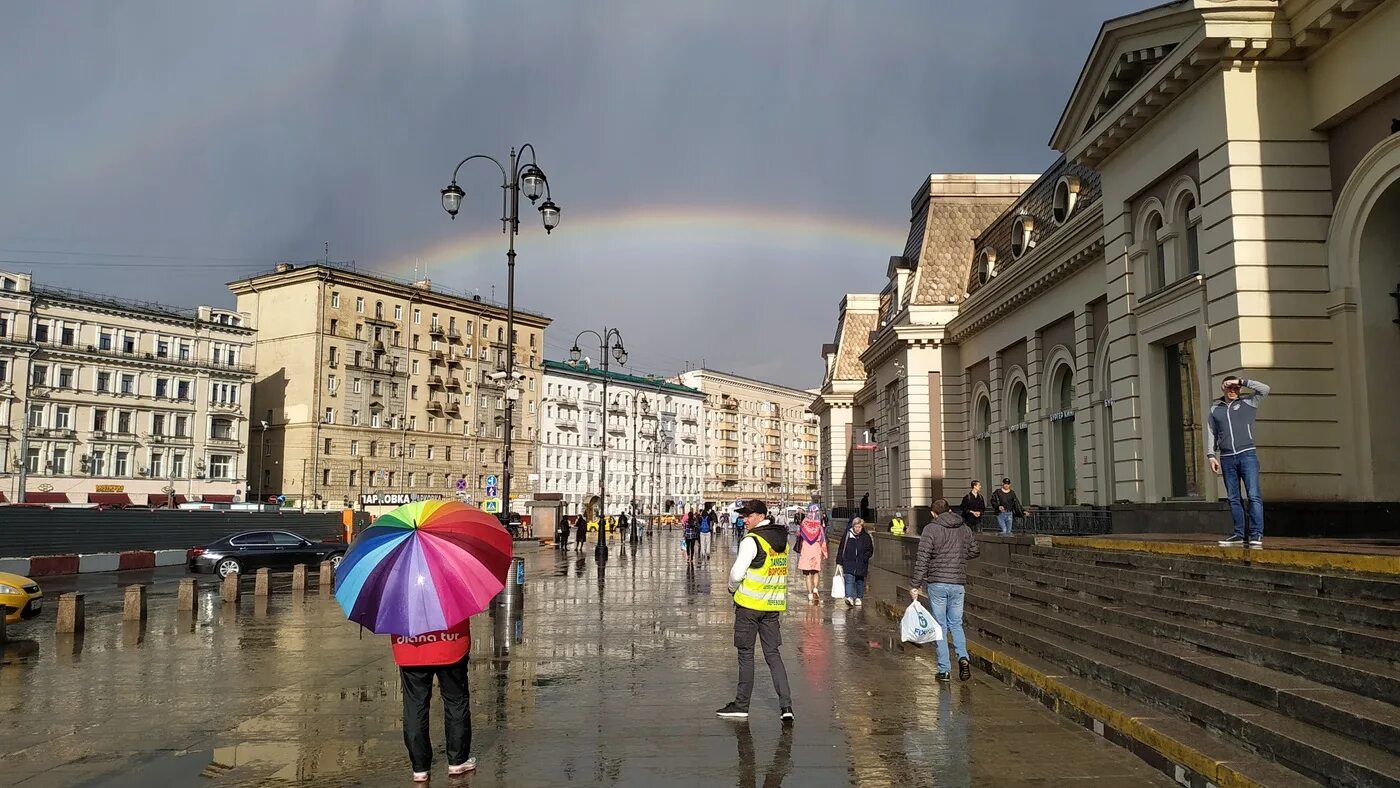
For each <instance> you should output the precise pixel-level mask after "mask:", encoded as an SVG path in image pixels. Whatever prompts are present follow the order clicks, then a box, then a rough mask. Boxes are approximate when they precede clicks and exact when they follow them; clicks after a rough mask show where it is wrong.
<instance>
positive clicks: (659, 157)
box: [0, 0, 1148, 387]
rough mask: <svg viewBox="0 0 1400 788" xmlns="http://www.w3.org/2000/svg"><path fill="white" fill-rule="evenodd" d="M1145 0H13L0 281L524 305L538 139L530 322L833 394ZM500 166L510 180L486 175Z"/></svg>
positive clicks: (125, 290)
mask: <svg viewBox="0 0 1400 788" xmlns="http://www.w3.org/2000/svg"><path fill="white" fill-rule="evenodd" d="M1147 4H1148V3H1147V2H1146V1H1145V0H1074V2H1045V0H979V1H978V2H972V3H969V2H956V3H954V2H948V1H947V0H910V1H909V2H887V1H885V0H874V1H872V2H849V1H848V0H842V2H817V1H816V0H811V1H809V2H801V1H799V0H790V1H788V2H767V1H763V2H754V0H744V1H743V2H728V1H727V0H725V1H711V0H706V1H705V2H664V1H662V0H637V1H636V2H613V1H612V0H590V1H589V2H586V3H585V2H562V1H561V2H543V3H528V4H527V3H497V2H462V0H452V1H451V2H393V3H390V2H382V3H370V2H343V1H342V0H322V2H288V1H287V0H277V1H276V2H243V1H240V2H237V3H217V4H216V3H206V2H197V3H176V2H167V3H148V2H124V3H120V4H112V3H104V2H91V3H73V2H62V3H20V2H9V3H4V4H3V5H2V6H0V107H3V115H0V116H3V118H4V122H3V123H0V150H3V151H4V152H5V157H4V159H5V162H6V164H7V166H5V167H4V168H3V169H0V260H3V261H4V262H0V268H5V269H9V270H22V271H23V270H28V271H32V272H34V273H35V274H36V275H37V277H38V278H39V279H40V280H42V281H44V282H47V283H51V284H57V285H61V286H68V287H78V288H83V289H88V290H95V291H101V292H105V293H110V294H114V295H122V296H129V297H138V298H143V299H148V300H158V301H162V302H166V303H174V304H179V305H193V304H195V303H211V302H212V303H216V304H225V303H230V302H231V298H230V296H229V294H228V292H227V290H226V289H225V287H224V284H225V283H226V282H227V281H229V280H231V279H234V278H237V277H238V276H239V275H241V274H245V273H248V272H252V271H257V270H261V269H265V268H269V267H271V265H272V264H273V263H274V262H276V261H278V260H311V259H316V258H320V257H321V256H322V255H323V250H324V247H323V244H324V243H325V242H327V241H328V242H329V243H330V257H331V259H334V260H354V261H355V262H356V264H358V265H359V266H361V267H363V268H365V269H370V270H377V271H387V272H390V273H393V274H396V275H401V276H405V277H408V276H411V275H412V274H413V269H414V265H415V263H417V264H419V265H422V266H425V267H426V269H427V271H428V274H429V275H430V276H431V277H432V279H433V280H434V282H436V283H437V284H440V285H443V286H445V287H449V288H454V289H462V290H473V291H478V292H480V293H481V294H482V295H483V296H486V297H490V296H491V294H492V292H493V287H494V288H495V290H494V292H495V294H496V296H497V298H498V299H499V300H504V293H505V265H504V247H505V244H504V240H505V239H504V237H503V236H501V234H500V231H499V230H500V228H499V223H498V222H495V221H493V220H494V219H496V218H498V217H499V197H498V194H499V180H500V175H499V173H495V174H493V173H494V170H488V169H487V168H486V167H480V168H472V169H469V170H468V171H467V172H466V173H464V176H463V178H462V185H463V187H464V188H465V189H466V190H467V194H468V201H469V204H468V206H467V207H466V208H465V209H464V210H463V212H462V215H461V216H460V217H458V219H457V220H456V221H455V222H451V221H448V219H447V216H446V214H444V213H443V212H442V210H441V208H440V206H439V198H438V190H439V189H441V188H442V187H443V186H444V185H446V182H447V180H448V178H449V176H450V172H451V168H452V166H453V165H454V164H455V163H456V162H457V161H458V160H459V159H461V158H462V157H464V156H466V155H468V154H472V153H490V154H494V155H497V156H500V157H502V158H504V157H505V156H506V155H507V154H508V153H509V150H510V147H511V145H513V144H517V143H521V142H533V143H534V144H535V146H536V147H537V149H538V151H539V156H540V159H539V161H540V164H541V166H542V167H543V168H544V169H545V172H546V173H547V174H548V175H549V177H550V181H551V185H552V187H553V189H554V196H555V199H556V201H557V202H558V203H559V204H560V205H561V206H562V208H563V211H564V214H563V224H562V225H561V226H560V228H559V229H558V230H557V231H555V233H554V234H553V235H551V236H548V237H546V236H545V234H544V232H543V231H542V230H541V229H540V227H539V224H538V221H537V219H536V217H535V215H534V214H533V213H531V215H530V216H529V217H528V219H527V224H526V225H525V227H524V228H523V229H522V232H521V236H520V238H519V241H518V244H517V246H518V249H519V253H520V256H519V267H518V269H517V300H518V303H519V305H520V306H521V307H522V308H528V309H532V310H536V311H542V312H544V313H546V314H548V315H550V316H552V317H553V318H554V319H555V323H554V327H553V328H552V329H551V330H550V334H549V338H548V344H549V349H550V355H551V356H554V357H560V356H562V355H563V353H564V351H565V350H566V349H567V347H568V346H569V345H570V344H571V343H572V341H573V337H574V335H575V333H577V332H578V331H580V330H582V329H585V328H596V327H601V326H603V325H609V326H613V325H615V326H617V327H619V328H620V329H621V330H622V332H623V335H624V337H625V338H626V340H627V343H628V347H629V350H630V352H631V359H632V362H633V365H634V367H635V368H636V369H637V370H638V371H641V372H665V373H671V372H675V371H679V370H680V369H682V368H683V367H684V366H685V364H686V363H687V362H690V363H691V364H692V365H696V364H699V363H701V362H702V360H703V362H704V363H706V364H707V365H709V366H711V367H715V368H719V369H728V370H732V371H735V372H739V373H742V374H747V375H752V376H756V377H760V378H765V379H771V380H774V381H776V382H781V383H785V384H789V385H797V386H802V387H809V386H815V385H817V384H818V383H819V382H820V374H821V364H820V359H819V358H818V352H819V348H820V345H821V343H822V342H826V341H830V336H831V332H832V329H833V326H834V321H835V317H836V307H837V303H838V301H839V299H840V297H841V295H842V294H843V293H846V292H853V291H868V290H878V289H879V288H880V287H881V286H882V284H883V282H882V279H883V275H884V269H885V263H886V260H887V258H888V257H889V256H890V255H891V254H897V253H898V252H900V251H901V250H902V247H903V244H904V234H905V229H906V227H907V223H908V220H909V198H910V196H911V195H912V194H913V192H914V190H915V189H916V188H917V187H918V185H919V184H920V182H921V181H922V179H923V177H924V176H925V175H927V174H928V173H930V172H940V171H978V172H1038V171H1040V170H1041V169H1043V168H1044V167H1045V166H1046V165H1047V164H1048V163H1050V161H1051V160H1052V159H1053V155H1054V154H1053V153H1052V152H1051V151H1050V150H1049V149H1048V148H1047V147H1046V144H1045V143H1046V140H1047V139H1048V138H1049V135H1050V132H1051V129H1052V127H1053V126H1054V124H1055V122H1056V120H1057V119H1058V117H1059V113H1060V110H1061V108H1062V106H1063V103H1064V101H1065V100H1066V98H1067V97H1068V93H1069V90H1070V89H1071V87H1072V86H1073V81H1074V79H1075V77H1076V75H1077V74H1078V72H1079V69H1080V67H1081V65H1082V64H1083V61H1084V58H1085V56H1086V54H1087V52H1088V48H1089V46H1090V45H1091V44H1092V42H1093V39H1094V36H1095V34H1096V33H1097V31H1098V28H1099V25H1100V24H1101V22H1102V21H1103V20H1104V19H1107V18H1109V17H1112V16H1117V15H1120V14H1123V13H1128V12H1131V11H1134V10H1138V9H1140V8H1142V7H1144V6H1145V5H1147ZM488 166H489V165H488Z"/></svg>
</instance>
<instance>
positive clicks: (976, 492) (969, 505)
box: [960, 479, 987, 531]
mask: <svg viewBox="0 0 1400 788" xmlns="http://www.w3.org/2000/svg"><path fill="white" fill-rule="evenodd" d="M960 508H961V509H962V516H963V522H965V523H967V527H968V528H971V529H972V530H974V531H976V530H978V528H979V527H980V526H981V525H982V513H983V512H985V511H987V500H986V499H985V498H983V497H982V482H979V481H977V480H976V479H973V480H972V489H970V490H968V491H967V495H964V496H963V499H962V506H961V507H960Z"/></svg>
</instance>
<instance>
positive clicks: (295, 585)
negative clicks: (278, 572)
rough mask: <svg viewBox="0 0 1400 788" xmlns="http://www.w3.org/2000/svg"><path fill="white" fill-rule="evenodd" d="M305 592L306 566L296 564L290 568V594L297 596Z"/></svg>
mask: <svg viewBox="0 0 1400 788" xmlns="http://www.w3.org/2000/svg"><path fill="white" fill-rule="evenodd" d="M304 591H306V564H297V565H296V566H294V567H292V593H294V594H299V593H302V592H304Z"/></svg>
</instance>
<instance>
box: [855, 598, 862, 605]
mask: <svg viewBox="0 0 1400 788" xmlns="http://www.w3.org/2000/svg"><path fill="white" fill-rule="evenodd" d="M860 604H861V600H859V599H857V600H856V607H860Z"/></svg>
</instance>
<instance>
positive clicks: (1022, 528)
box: [991, 506, 1113, 536]
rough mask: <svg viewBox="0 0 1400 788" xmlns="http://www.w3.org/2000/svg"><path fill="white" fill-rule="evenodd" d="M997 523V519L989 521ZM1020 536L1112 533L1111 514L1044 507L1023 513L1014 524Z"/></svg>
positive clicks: (1092, 508) (1095, 509)
mask: <svg viewBox="0 0 1400 788" xmlns="http://www.w3.org/2000/svg"><path fill="white" fill-rule="evenodd" d="M991 524H992V525H995V524H996V519H995V518H992V519H991ZM1016 530H1017V531H1019V532H1021V533H1032V534H1059V535H1061V536H1076V535H1077V536H1095V535H1098V534H1106V533H1110V532H1112V530H1113V514H1112V512H1110V511H1109V510H1108V508H1107V507H1100V506H1043V507H1038V508H1035V509H1029V510H1027V511H1026V518H1025V519H1024V520H1021V521H1018V522H1017V523H1016Z"/></svg>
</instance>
